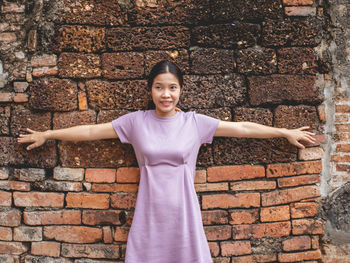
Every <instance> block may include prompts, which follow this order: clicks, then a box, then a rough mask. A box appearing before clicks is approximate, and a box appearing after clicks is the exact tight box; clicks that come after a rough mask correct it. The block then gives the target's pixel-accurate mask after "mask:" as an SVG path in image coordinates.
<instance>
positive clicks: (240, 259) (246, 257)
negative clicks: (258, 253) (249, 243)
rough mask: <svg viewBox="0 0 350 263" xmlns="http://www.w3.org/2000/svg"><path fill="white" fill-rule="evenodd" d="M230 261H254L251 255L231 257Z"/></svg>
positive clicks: (249, 262)
mask: <svg viewBox="0 0 350 263" xmlns="http://www.w3.org/2000/svg"><path fill="white" fill-rule="evenodd" d="M232 263H254V261H253V256H251V255H250V256H241V257H232Z"/></svg>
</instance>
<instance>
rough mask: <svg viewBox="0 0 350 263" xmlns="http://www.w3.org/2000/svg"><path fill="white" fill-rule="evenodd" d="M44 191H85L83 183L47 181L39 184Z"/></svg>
mask: <svg viewBox="0 0 350 263" xmlns="http://www.w3.org/2000/svg"><path fill="white" fill-rule="evenodd" d="M37 186H38V187H40V189H41V190H43V191H55V192H68V191H69V192H80V191H82V190H83V186H82V183H78V182H64V181H59V182H57V181H53V180H46V181H44V182H42V183H38V184H37Z"/></svg>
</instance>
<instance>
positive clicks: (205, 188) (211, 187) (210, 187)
mask: <svg viewBox="0 0 350 263" xmlns="http://www.w3.org/2000/svg"><path fill="white" fill-rule="evenodd" d="M194 188H195V190H196V192H197V193H198V192H210V191H212V192H216V191H228V183H204V184H194Z"/></svg>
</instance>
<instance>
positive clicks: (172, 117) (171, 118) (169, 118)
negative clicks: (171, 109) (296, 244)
mask: <svg viewBox="0 0 350 263" xmlns="http://www.w3.org/2000/svg"><path fill="white" fill-rule="evenodd" d="M150 113H151V116H152V117H153V118H154V119H156V120H160V121H172V120H175V119H177V118H178V117H179V116H180V112H179V111H176V114H175V115H173V116H170V117H161V116H158V115H157V113H156V111H155V110H150Z"/></svg>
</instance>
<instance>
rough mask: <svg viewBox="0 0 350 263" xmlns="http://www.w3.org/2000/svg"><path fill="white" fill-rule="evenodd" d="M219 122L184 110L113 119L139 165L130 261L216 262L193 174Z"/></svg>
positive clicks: (119, 133)
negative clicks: (208, 238)
mask: <svg viewBox="0 0 350 263" xmlns="http://www.w3.org/2000/svg"><path fill="white" fill-rule="evenodd" d="M219 121H220V120H218V119H215V118H212V117H209V116H206V115H202V114H198V113H196V112H183V111H178V112H176V114H175V115H173V116H171V117H160V116H158V115H157V114H156V113H155V110H146V111H143V110H139V111H135V112H131V113H128V114H125V115H123V116H121V117H119V118H117V119H115V120H113V121H112V125H113V128H114V129H115V131H116V133H117V134H118V137H119V139H120V141H121V142H122V143H130V144H132V146H133V148H134V151H135V155H136V158H137V162H138V164H139V168H140V182H139V189H138V195H137V200H136V207H135V212H134V217H133V221H132V225H131V228H130V231H129V235H128V241H127V246H126V255H125V263H212V258H211V254H210V250H209V245H208V241H207V238H206V236H205V233H204V228H203V222H202V216H201V211H200V207H199V202H198V199H197V194H196V191H195V188H194V178H195V169H196V160H197V155H198V151H199V148H200V146H201V144H203V143H211V142H212V140H213V136H214V133H215V131H216V128H217V127H218V124H219Z"/></svg>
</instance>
